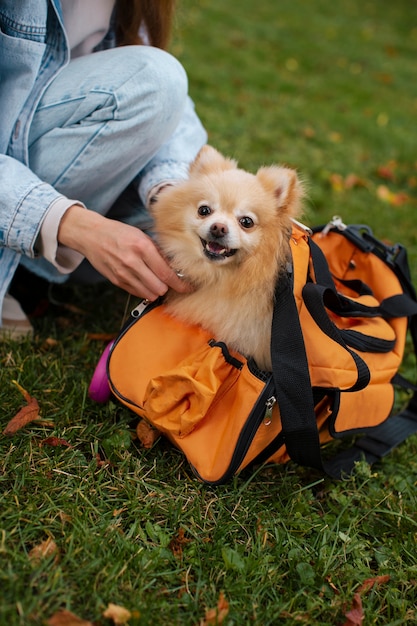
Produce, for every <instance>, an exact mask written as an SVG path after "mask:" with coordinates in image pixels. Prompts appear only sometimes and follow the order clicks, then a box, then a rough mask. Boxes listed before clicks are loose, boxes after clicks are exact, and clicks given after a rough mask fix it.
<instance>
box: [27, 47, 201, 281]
mask: <svg viewBox="0 0 417 626" xmlns="http://www.w3.org/2000/svg"><path fill="white" fill-rule="evenodd" d="M206 140H207V135H206V132H205V130H204V128H203V126H202V125H201V122H200V120H199V119H198V117H197V115H196V113H195V111H194V106H193V103H192V102H191V100H190V98H189V97H188V96H187V77H186V74H185V71H184V69H183V68H182V66H181V65H180V63H179V62H178V61H176V60H175V59H174V58H173V57H172V56H171V55H169V54H168V53H166V52H164V51H162V50H159V49H157V48H151V47H149V46H127V47H122V48H115V49H111V50H105V51H102V52H96V53H94V54H92V55H88V56H85V57H80V58H77V59H74V60H73V61H71V63H70V64H69V65H68V66H67V67H66V68H65V69H64V70H63V71H62V72H61V73H60V74H59V75H58V77H57V78H55V79H54V81H53V82H52V83H51V85H50V86H49V87H48V89H47V90H46V92H45V93H44V95H43V97H42V99H41V101H40V103H39V106H38V108H37V110H36V113H35V115H34V118H33V121H32V124H31V128H30V134H29V141H28V147H29V167H30V169H31V170H32V171H33V172H34V173H35V174H37V176H39V178H40V179H41V180H44V181H45V182H48V183H50V184H51V185H53V187H55V188H56V189H57V190H58V191H59V192H60V193H62V194H63V195H65V196H67V197H68V198H70V199H74V200H78V201H81V202H83V203H84V204H85V205H86V207H87V208H88V209H91V210H93V211H97V212H99V213H101V214H103V215H108V216H109V217H113V218H115V219H120V220H122V221H125V222H128V223H132V224H134V225H136V226H139V227H141V228H143V229H146V228H148V227H149V226H150V218H149V215H148V213H147V212H146V210H145V208H144V203H145V199H146V196H147V194H148V192H149V191H150V189H152V187H154V186H155V185H157V184H159V183H160V182H162V181H164V180H176V179H182V178H186V177H187V173H188V166H189V164H190V162H191V161H192V160H193V159H194V158H195V156H196V155H197V153H198V151H199V149H200V148H201V147H202V146H203V145H204V143H205V142H206ZM21 262H22V264H23V265H24V266H25V267H26V268H27V269H29V270H31V271H33V272H35V273H36V274H38V275H40V276H42V277H44V278H46V279H47V280H50V281H54V282H61V281H64V280H66V278H67V276H62V275H61V274H59V272H58V271H57V270H56V269H55V268H54V267H53V266H52V265H51V264H50V263H48V262H47V261H46V260H45V259H30V258H28V257H22V260H21Z"/></svg>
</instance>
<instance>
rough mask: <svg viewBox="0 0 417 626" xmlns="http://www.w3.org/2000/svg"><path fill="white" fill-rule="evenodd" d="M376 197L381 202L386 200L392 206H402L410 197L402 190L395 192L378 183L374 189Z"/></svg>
mask: <svg viewBox="0 0 417 626" xmlns="http://www.w3.org/2000/svg"><path fill="white" fill-rule="evenodd" d="M376 195H377V197H378V198H379V199H380V200H382V201H383V202H387V203H388V204H391V205H393V206H402V205H403V204H405V203H406V202H408V201H409V199H410V197H409V195H408V194H406V193H405V192H404V191H399V192H398V193H395V192H393V191H391V190H390V189H389V188H388V187H387V186H386V185H379V186H378V187H377V190H376Z"/></svg>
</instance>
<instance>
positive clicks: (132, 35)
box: [116, 0, 175, 49]
mask: <svg viewBox="0 0 417 626" xmlns="http://www.w3.org/2000/svg"><path fill="white" fill-rule="evenodd" d="M174 8H175V0H117V1H116V25H117V26H116V37H117V43H118V45H122V46H127V45H131V44H140V43H143V42H142V41H141V38H140V36H139V28H140V27H141V26H144V27H145V30H146V32H147V33H148V36H149V43H150V44H151V46H155V47H157V48H164V49H166V48H167V46H168V43H169V38H170V35H171V27H172V20H173V15H174Z"/></svg>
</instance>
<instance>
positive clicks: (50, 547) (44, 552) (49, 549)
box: [28, 537, 59, 565]
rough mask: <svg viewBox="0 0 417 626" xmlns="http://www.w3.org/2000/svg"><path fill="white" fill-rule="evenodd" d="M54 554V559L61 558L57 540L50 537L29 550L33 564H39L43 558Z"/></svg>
mask: <svg viewBox="0 0 417 626" xmlns="http://www.w3.org/2000/svg"><path fill="white" fill-rule="evenodd" d="M52 555H55V559H54V561H55V562H57V561H58V558H59V552H58V546H57V545H56V543H55V541H54V540H53V539H51V537H48V539H45V541H42V542H41V543H39V544H38V545H37V546H34V547H33V548H32V550H31V551H30V552H29V554H28V556H29V560H30V561H31V563H32V564H33V565H36V564H38V563H39V562H40V561H42V560H43V559H46V558H48V557H50V556H52Z"/></svg>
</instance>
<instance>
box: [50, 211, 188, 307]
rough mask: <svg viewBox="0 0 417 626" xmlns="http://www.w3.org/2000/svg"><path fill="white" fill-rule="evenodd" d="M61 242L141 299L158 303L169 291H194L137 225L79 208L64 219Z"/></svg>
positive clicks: (113, 281) (61, 228) (118, 285)
mask: <svg viewBox="0 0 417 626" xmlns="http://www.w3.org/2000/svg"><path fill="white" fill-rule="evenodd" d="M59 240H60V243H62V244H63V245H67V246H68V247H70V248H72V249H74V250H77V251H78V252H80V253H81V254H84V256H85V257H86V258H87V259H88V260H89V261H90V263H91V264H92V265H93V266H94V267H95V268H96V270H97V271H98V272H100V274H102V275H103V276H105V277H106V278H107V279H108V280H110V282H112V283H113V284H114V285H116V286H117V287H120V288H122V289H124V290H125V291H128V292H129V293H131V294H132V295H134V296H137V297H139V298H146V299H148V300H156V298H158V297H159V296H163V295H164V294H165V293H166V292H167V290H168V288H171V289H174V290H175V291H178V292H180V293H184V292H187V291H189V290H190V287H189V285H187V283H186V281H184V280H181V278H179V277H178V276H177V275H176V273H175V271H174V270H173V269H172V268H171V267H170V266H169V264H168V263H167V261H166V260H165V259H164V258H163V256H162V255H161V253H160V252H159V250H158V249H157V247H156V246H155V244H154V242H153V241H152V239H151V238H150V237H148V235H146V234H145V233H144V232H142V231H141V230H139V229H138V228H135V227H134V226H129V225H127V224H124V223H122V222H117V221H115V220H109V219H108V218H106V217H103V216H101V215H98V214H97V213H94V212H92V211H89V210H86V209H83V208H81V207H76V206H75V207H72V208H71V209H70V210H69V211H67V214H66V215H65V216H64V218H63V219H62V220H61V225H60V232H59Z"/></svg>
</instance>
